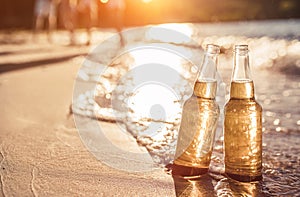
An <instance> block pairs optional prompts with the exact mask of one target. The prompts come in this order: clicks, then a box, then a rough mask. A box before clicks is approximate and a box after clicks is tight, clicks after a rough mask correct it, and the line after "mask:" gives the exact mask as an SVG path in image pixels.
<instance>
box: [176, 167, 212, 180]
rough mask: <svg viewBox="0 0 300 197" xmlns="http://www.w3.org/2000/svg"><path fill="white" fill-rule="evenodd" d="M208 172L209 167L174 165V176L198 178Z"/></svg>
mask: <svg viewBox="0 0 300 197" xmlns="http://www.w3.org/2000/svg"><path fill="white" fill-rule="evenodd" d="M207 172H208V168H195V167H187V166H182V165H177V164H173V165H172V176H180V177H182V178H184V179H197V178H199V177H201V176H202V175H204V174H206V173H207Z"/></svg>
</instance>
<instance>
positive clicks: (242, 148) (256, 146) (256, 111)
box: [224, 45, 262, 182]
mask: <svg viewBox="0 0 300 197" xmlns="http://www.w3.org/2000/svg"><path fill="white" fill-rule="evenodd" d="M224 111H225V112H224V116H225V119H224V151H225V158H224V159H225V173H226V174H227V175H228V176H229V177H231V178H233V179H235V180H238V181H242V182H251V181H258V180H261V179H262V172H261V171H262V107H261V106H260V105H259V104H258V103H257V102H256V101H255V97H254V84H253V81H252V78H251V73H250V66H249V55H248V46H247V45H236V46H235V49H234V69H233V74H232V79H231V87H230V100H229V101H228V102H227V104H226V105H225V108H224Z"/></svg>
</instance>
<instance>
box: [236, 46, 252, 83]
mask: <svg viewBox="0 0 300 197" xmlns="http://www.w3.org/2000/svg"><path fill="white" fill-rule="evenodd" d="M233 65H234V68H233V73H232V81H240V80H252V78H251V72H250V65H249V55H248V48H247V47H246V46H243V45H241V46H237V47H236V48H235V50H234V64H233Z"/></svg>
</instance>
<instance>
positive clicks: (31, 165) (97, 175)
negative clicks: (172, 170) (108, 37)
mask: <svg viewBox="0 0 300 197" xmlns="http://www.w3.org/2000/svg"><path fill="white" fill-rule="evenodd" d="M23 35H24V36H26V37H27V38H28V34H27V33H23ZM2 36H3V35H2ZM87 51H88V48H87V47H80V46H79V47H68V46H61V45H57V44H56V45H55V44H53V45H48V44H47V43H46V42H41V43H33V44H32V43H30V42H27V41H26V42H24V43H21V44H14V43H11V44H10V43H6V44H3V45H2V46H1V55H2V57H1V59H0V61H1V62H0V64H1V66H2V68H3V66H5V65H9V64H10V65H13V64H14V65H21V64H26V63H27V64H29V62H34V61H43V60H47V59H49V58H51V56H54V57H57V56H59V55H60V56H62V57H65V56H72V55H74V57H75V56H77V57H76V58H70V59H68V60H64V61H61V62H54V63H52V62H51V61H49V60H48V63H47V62H46V61H45V63H44V64H40V65H37V66H36V67H28V68H26V69H25V68H24V69H14V70H9V69H7V71H3V72H2V73H1V75H0V84H1V85H0V92H1V96H0V102H1V119H0V121H1V123H0V124H1V128H0V141H1V149H0V150H1V155H0V158H1V163H0V165H1V193H0V195H1V196H133V195H137V194H138V195H139V196H174V195H175V191H174V184H173V181H172V178H171V177H170V176H168V175H166V174H165V173H164V172H163V170H162V169H160V170H156V171H152V172H144V173H128V172H124V171H120V170H116V169H113V168H111V167H109V166H106V165H104V164H102V163H101V162H100V161H98V160H97V159H96V158H95V157H94V156H93V155H92V154H91V153H90V152H88V150H87V149H86V148H85V147H84V145H83V144H82V142H81V140H80V137H79V135H78V132H77V129H76V127H75V125H74V121H73V117H72V115H71V114H70V104H71V99H72V94H73V85H74V80H75V77H76V75H77V71H78V68H79V67H80V62H81V61H82V59H83V58H84V55H80V54H84V53H86V52H87ZM4 53H6V54H8V53H9V54H8V55H3V54H4ZM78 54H79V55H78ZM7 68H8V67H7ZM104 124H106V125H105V126H106V127H109V128H112V130H113V128H114V125H113V123H104ZM114 137H115V139H116V143H121V144H124V143H125V144H126V143H127V144H130V146H131V147H132V149H137V151H139V148H138V146H137V144H136V142H135V141H133V140H132V139H130V138H127V139H126V138H120V137H119V136H111V137H110V139H113V138H114Z"/></svg>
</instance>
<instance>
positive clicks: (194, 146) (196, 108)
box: [172, 81, 219, 178]
mask: <svg viewBox="0 0 300 197" xmlns="http://www.w3.org/2000/svg"><path fill="white" fill-rule="evenodd" d="M216 89H217V83H216V81H201V82H199V81H198V82H196V84H195V88H194V94H193V96H192V97H191V98H189V99H188V100H187V101H186V102H185V104H184V106H183V112H182V120H181V125H180V130H179V135H178V142H177V147H176V155H175V158H176V159H175V160H174V165H173V167H172V174H173V175H181V176H183V177H186V178H194V177H198V176H199V175H202V174H204V173H206V172H207V171H208V167H209V164H210V159H211V153H212V148H213V142H214V138H215V130H216V127H217V122H218V117H219V106H218V105H217V103H216V102H215V94H216Z"/></svg>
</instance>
